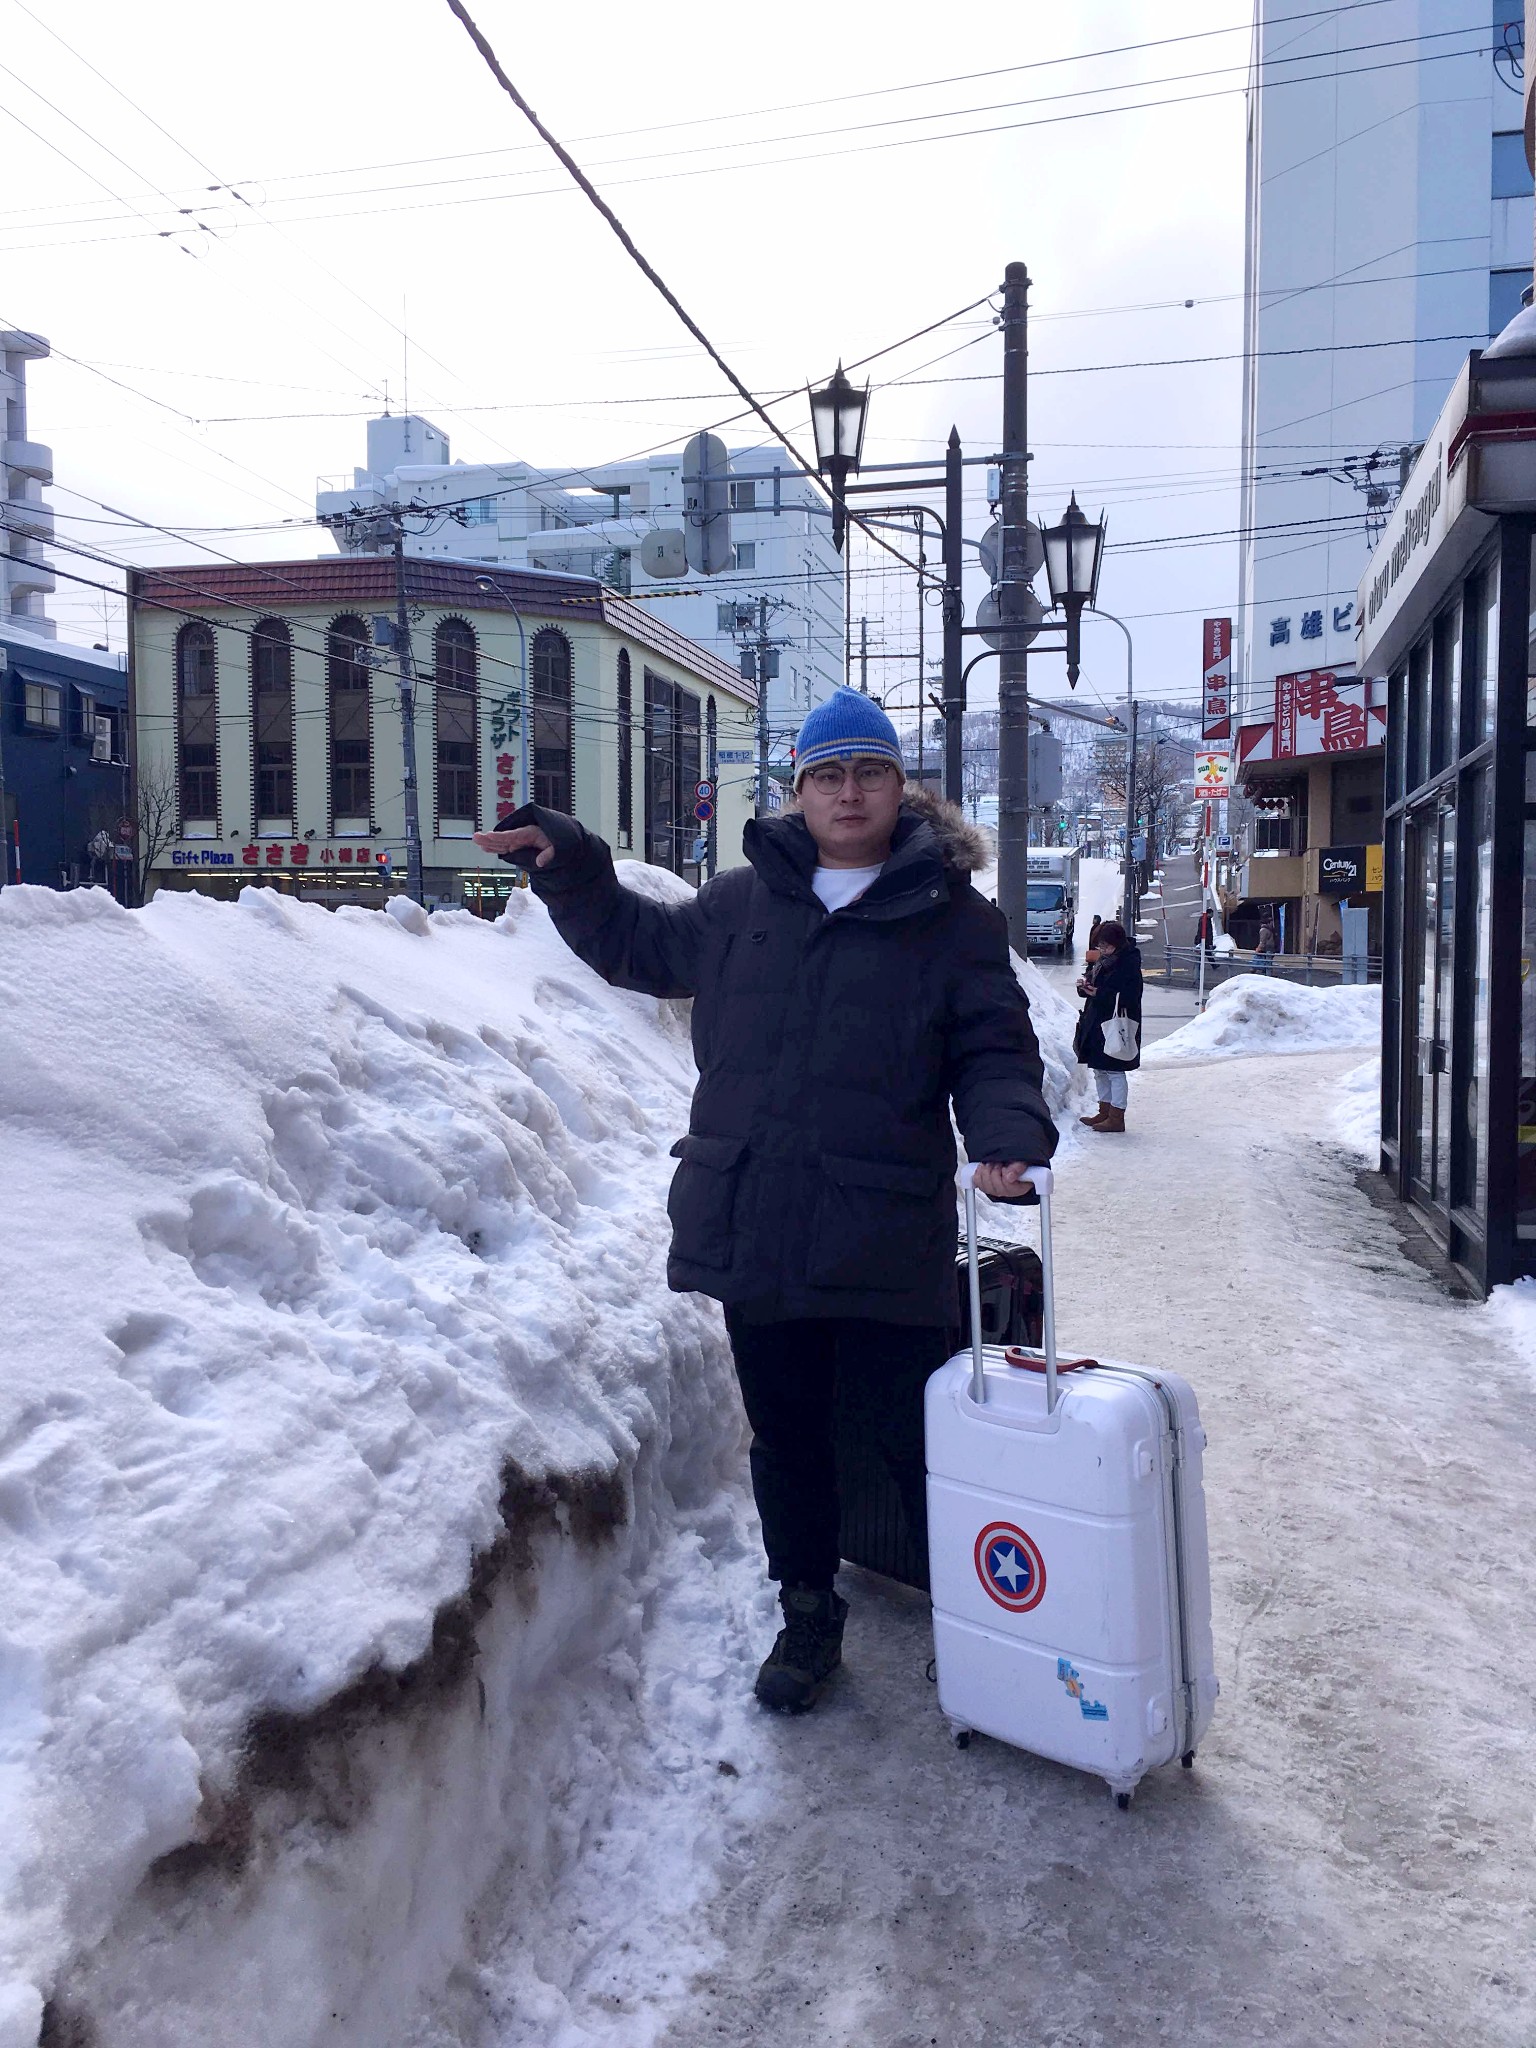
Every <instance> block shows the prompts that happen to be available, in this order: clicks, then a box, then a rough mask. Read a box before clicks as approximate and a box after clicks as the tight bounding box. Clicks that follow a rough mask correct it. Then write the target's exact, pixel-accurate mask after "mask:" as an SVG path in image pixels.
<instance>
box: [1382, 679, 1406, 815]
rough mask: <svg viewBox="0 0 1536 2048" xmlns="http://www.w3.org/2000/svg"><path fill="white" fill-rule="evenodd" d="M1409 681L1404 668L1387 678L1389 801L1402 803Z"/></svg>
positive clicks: (1390, 802)
mask: <svg viewBox="0 0 1536 2048" xmlns="http://www.w3.org/2000/svg"><path fill="white" fill-rule="evenodd" d="M1407 694H1408V683H1407V677H1406V675H1405V673H1404V671H1403V670H1402V669H1399V670H1398V671H1397V673H1396V675H1394V676H1390V677H1389V678H1388V680H1387V802H1388V803H1389V804H1395V803H1401V801H1402V797H1403V789H1404V783H1403V763H1404V760H1405V758H1406V749H1405V745H1404V735H1405V707H1406V704H1407Z"/></svg>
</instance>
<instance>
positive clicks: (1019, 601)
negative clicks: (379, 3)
mask: <svg viewBox="0 0 1536 2048" xmlns="http://www.w3.org/2000/svg"><path fill="white" fill-rule="evenodd" d="M1028 322H1029V273H1028V271H1027V270H1026V269H1025V268H1024V265H1023V264H1022V263H1010V264H1009V265H1008V268H1007V270H1006V271H1005V272H1004V281H1003V321H1002V325H1003V448H1002V457H1001V469H1002V486H1001V488H1002V502H1001V504H1000V505H999V508H998V518H999V522H1000V526H1001V539H1002V546H1001V550H1000V553H1001V563H1000V567H1001V570H1002V574H1001V576H1000V577H999V579H998V589H997V600H998V615H999V622H1000V625H1001V628H1002V632H1001V639H1002V646H1001V649H1000V650H999V653H998V685H997V788H998V806H997V809H998V820H997V822H998V832H997V904H998V908H999V909H1000V910H1001V911H1002V913H1003V916H1004V917H1005V918H1006V919H1007V920H1008V934H1009V938H1010V940H1011V942H1012V944H1013V947H1014V950H1015V951H1016V952H1018V953H1020V954H1022V953H1023V952H1024V951H1025V947H1026V943H1027V941H1026V930H1027V923H1028V918H1027V911H1028V902H1029V645H1028V642H1027V640H1026V639H1025V638H1024V635H1023V633H1022V631H1018V630H1012V629H1013V626H1014V622H1015V621H1018V622H1019V623H1020V625H1022V622H1023V614H1024V600H1025V598H1026V595H1027V592H1028V589H1029V576H1028V570H1029V557H1028V521H1029V411H1028V377H1029V328H1028Z"/></svg>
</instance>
